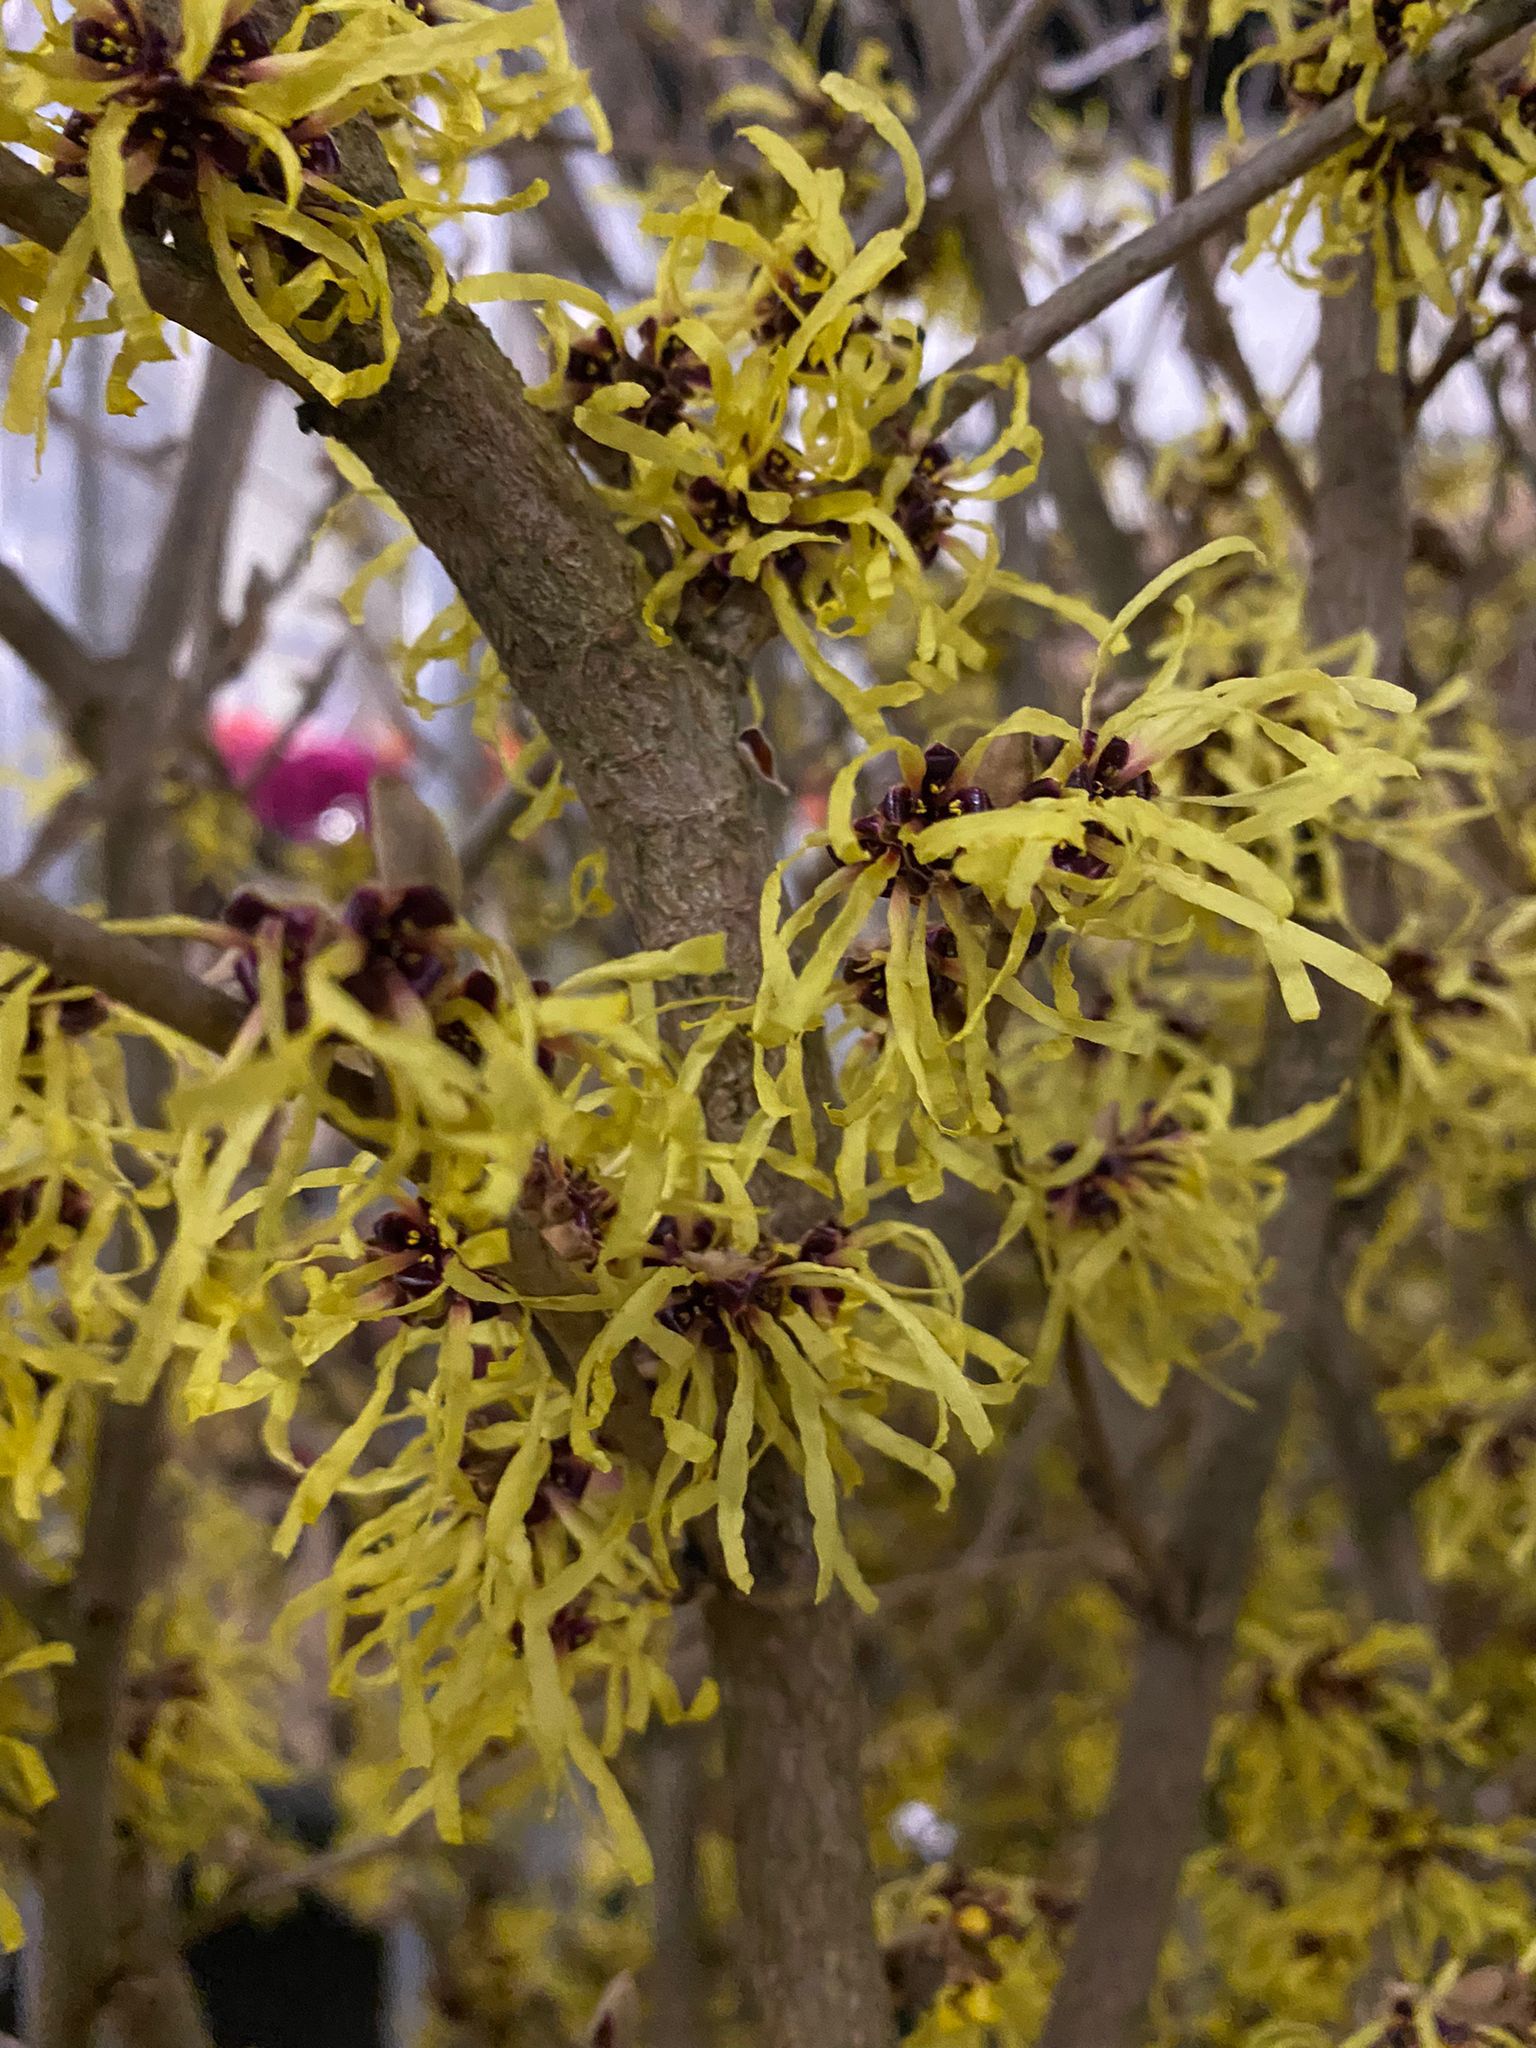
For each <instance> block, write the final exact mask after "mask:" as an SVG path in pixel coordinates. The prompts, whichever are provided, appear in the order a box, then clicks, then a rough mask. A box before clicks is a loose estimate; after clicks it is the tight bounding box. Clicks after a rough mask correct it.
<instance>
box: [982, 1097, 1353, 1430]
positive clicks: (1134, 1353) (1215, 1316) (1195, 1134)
mask: <svg viewBox="0 0 1536 2048" xmlns="http://www.w3.org/2000/svg"><path fill="white" fill-rule="evenodd" d="M1117 1067H1119V1063H1117V1062H1105V1063H1104V1064H1103V1066H1102V1069H1101V1067H1100V1065H1099V1063H1098V1062H1091V1063H1087V1074H1086V1077H1085V1084H1084V1085H1083V1086H1082V1089H1081V1092H1080V1093H1079V1092H1077V1091H1074V1090H1073V1089H1072V1088H1071V1087H1070V1085H1069V1077H1067V1076H1066V1075H1065V1073H1064V1070H1063V1068H1062V1067H1061V1066H1060V1065H1051V1066H1039V1065H1036V1066H1034V1067H1033V1068H1032V1069H1031V1070H1030V1071H1031V1072H1032V1073H1033V1074H1034V1075H1036V1076H1038V1078H1037V1080H1036V1081H1035V1084H1034V1087H1033V1089H1032V1090H1031V1091H1029V1092H1027V1093H1023V1094H1022V1099H1021V1100H1019V1101H1017V1102H1016V1103H1015V1105H1014V1106H1013V1107H1012V1108H1011V1110H1010V1131H1011V1134H1012V1135H1013V1136H1014V1140H1015V1143H1016V1144H1017V1146H1018V1148H1019V1150H1020V1153H1021V1154H1022V1164H1023V1171H1024V1173H1025V1175H1026V1177H1027V1179H1028V1180H1029V1181H1030V1182H1031V1183H1032V1184H1033V1185H1032V1189H1031V1192H1030V1194H1029V1195H1028V1196H1027V1197H1026V1198H1025V1206H1024V1210H1023V1216H1022V1220H1023V1222H1024V1224H1025V1226H1026V1227H1027V1229H1028V1231H1029V1234H1030V1237H1031V1239H1032V1241H1033V1243H1034V1247H1035V1252H1036V1256H1037V1257H1038V1259H1039V1261H1040V1267H1041V1271H1042V1274H1043V1277H1044V1280H1045V1286H1046V1309H1045V1316H1044V1320H1043V1322H1042V1324H1041V1328H1040V1333H1039V1337H1038V1339H1037V1350H1038V1354H1039V1362H1040V1364H1041V1366H1042V1367H1045V1366H1048V1365H1049V1364H1050V1363H1051V1362H1052V1361H1053V1360H1054V1359H1055V1358H1056V1357H1057V1355H1058V1354H1059V1352H1060V1350H1061V1348H1062V1346H1063V1344H1064V1343H1067V1342H1069V1341H1071V1334H1072V1332H1073V1331H1074V1330H1075V1331H1077V1332H1079V1333H1080V1334H1081V1336H1082V1337H1083V1338H1084V1339H1085V1340H1086V1342H1087V1343H1088V1344H1089V1345H1091V1346H1092V1348H1093V1349H1094V1351H1096V1352H1097V1354H1098V1355H1099V1357H1100V1358H1101V1359H1102V1360H1103V1362H1104V1364H1105V1366H1106V1367H1107V1368H1108V1370H1109V1371H1110V1372H1112V1373H1113V1374H1114V1376H1115V1378H1116V1379H1118V1380H1119V1381H1120V1383H1121V1385H1122V1386H1123V1387H1125V1388H1126V1389H1127V1391H1128V1392H1130V1393H1132V1394H1134V1395H1135V1397H1136V1398H1137V1400H1139V1401H1144V1402H1147V1403H1149V1404H1150V1403H1151V1402H1154V1401H1156V1400H1158V1399H1159V1398H1160V1397H1161V1395H1162V1392H1163V1389H1164V1387H1165V1386H1166V1384H1167V1382H1168V1378H1169V1375H1170V1373H1171V1372H1172V1371H1173V1370H1174V1369H1175V1368H1176V1367H1182V1368H1185V1369H1187V1370H1190V1371H1195V1372H1209V1371H1211V1370H1212V1369H1213V1365H1214V1362H1215V1359H1216V1358H1217V1357H1218V1356H1219V1355H1220V1352H1219V1349H1218V1347H1219V1346H1220V1345H1221V1342H1222V1340H1223V1338H1225V1339H1226V1340H1227V1344H1228V1346H1230V1345H1231V1344H1232V1343H1237V1344H1240V1345H1243V1346H1246V1347H1253V1346H1256V1345H1257V1344H1258V1343H1259V1342H1260V1340H1261V1339H1262V1338H1263V1337H1264V1335H1265V1334H1266V1332H1267V1331H1268V1330H1269V1328H1270V1327H1271V1326H1272V1323H1273V1320H1274V1319H1273V1317H1272V1316H1271V1315H1270V1314H1269V1313H1268V1312H1267V1311H1266V1310H1265V1308H1264V1305H1263V1298H1262V1294H1263V1283H1264V1279H1265V1267H1264V1262H1263V1257H1262V1253H1261V1246H1260V1229H1261V1226H1262V1224H1263V1222H1264V1219H1265V1217H1266V1216H1267V1215H1268V1214H1269V1213H1270V1211H1271V1210H1272V1209H1273V1208H1275V1207H1276V1205H1277V1204H1278V1203H1279V1201H1280V1199H1281V1197H1282V1195H1283V1193H1284V1187H1285V1177H1284V1175H1283V1173H1281V1172H1280V1171H1279V1170H1278V1169H1277V1168H1276V1167H1274V1166H1273V1165H1271V1164H1270V1162H1271V1161H1272V1160H1273V1159H1274V1157H1275V1155H1276V1154H1277V1153H1279V1152H1282V1151H1283V1150H1284V1149H1285V1148H1286V1147H1287V1146H1288V1145H1293V1144H1295V1143H1296V1142H1297V1141H1298V1140H1299V1139H1300V1138H1302V1137H1305V1136H1306V1135H1307V1133H1308V1132H1309V1131H1312V1130H1315V1129H1316V1128H1317V1127H1318V1125H1319V1124H1321V1123H1323V1122H1325V1121H1326V1119H1327V1118H1328V1116H1329V1115H1330V1114H1332V1112H1333V1109H1334V1104H1333V1102H1331V1101H1327V1102H1320V1103H1314V1104H1308V1105H1307V1106H1306V1107H1304V1108H1302V1109H1300V1110H1298V1111H1296V1112H1294V1113H1293V1114H1292V1115H1290V1116H1288V1117H1282V1118H1280V1119H1279V1120H1278V1121H1276V1122H1274V1123H1271V1124H1264V1125H1260V1126H1258V1127H1255V1128H1251V1129H1244V1128H1241V1127H1234V1126H1233V1124H1232V1121H1231V1115H1232V1077H1231V1073H1230V1071H1229V1070H1228V1069H1227V1068H1226V1067H1222V1066H1215V1067H1209V1068H1205V1069H1199V1068H1194V1069H1191V1070H1190V1071H1189V1072H1188V1073H1186V1074H1184V1075H1181V1076H1180V1077H1179V1078H1178V1079H1177V1080H1176V1081H1175V1082H1174V1083H1173V1084H1172V1085H1171V1086H1170V1087H1169V1088H1168V1089H1167V1090H1166V1091H1165V1092H1164V1093H1163V1094H1162V1095H1161V1096H1159V1097H1158V1099H1156V1100H1155V1101H1145V1100H1141V1099H1139V1097H1140V1094H1141V1088H1142V1086H1143V1085H1144V1079H1143V1077H1142V1076H1141V1075H1140V1073H1139V1072H1138V1067H1139V1062H1135V1061H1131V1062H1127V1063H1125V1065H1124V1067H1123V1069H1121V1070H1119V1071H1117ZM1101 1071H1102V1073H1103V1075H1104V1083H1103V1084H1100V1083H1099V1074H1100V1072H1101ZM1085 1126H1086V1135H1081V1134H1082V1133H1083V1132H1084V1129H1085ZM1053 1128H1055V1129H1056V1130H1060V1131H1063V1132H1070V1133H1072V1135H1070V1136H1062V1137H1061V1138H1059V1139H1058V1140H1057V1141H1056V1142H1055V1143H1054V1144H1050V1143H1048V1140H1049V1138H1050V1134H1051V1131H1052V1129H1053Z"/></svg>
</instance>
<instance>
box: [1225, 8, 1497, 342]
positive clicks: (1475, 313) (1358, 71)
mask: <svg viewBox="0 0 1536 2048" xmlns="http://www.w3.org/2000/svg"><path fill="white" fill-rule="evenodd" d="M1262 11H1263V12H1265V13H1266V14H1268V15H1269V17H1270V21H1271V25H1272V28H1273V31H1274V33H1273V40H1272V42H1270V43H1269V44H1267V45H1266V46H1265V47H1264V48H1262V49H1260V50H1259V51H1257V52H1256V53H1255V54H1254V56H1252V57H1250V58H1249V59H1247V60H1246V62H1245V63H1244V64H1243V65H1242V66H1240V67H1239V70H1238V72H1237V73H1235V74H1234V76H1233V79H1232V81H1231V82H1230V84H1229V87H1228V92H1227V109H1228V119H1229V123H1230V125H1231V126H1232V129H1233V134H1234V138H1235V137H1237V136H1238V135H1239V134H1240V132H1241V131H1240V122H1239V118H1238V114H1237V84H1238V82H1239V77H1240V75H1241V73H1242V72H1243V71H1246V70H1247V69H1248V68H1249V66H1250V65H1252V64H1255V63H1274V64H1277V65H1279V66H1280V67H1281V68H1282V71H1283V74H1284V77H1285V82H1286V87H1287V90H1288V92H1289V94H1290V97H1291V100H1292V103H1293V105H1294V106H1295V108H1296V109H1297V111H1298V113H1306V112H1307V111H1309V110H1310V109H1311V108H1313V107H1315V106H1317V105H1318V104H1320V103H1322V102H1325V101H1328V100H1331V99H1333V98H1335V97H1336V96H1337V95H1339V94H1341V93H1353V94H1354V96H1355V101H1356V104H1357V106H1358V108H1359V111H1360V116H1361V120H1362V124H1363V132H1362V134H1361V136H1360V137H1359V139H1358V140H1357V141H1355V142H1354V143H1352V144H1351V145H1350V146H1349V147H1348V148H1346V149H1343V150H1340V151H1338V152H1337V153H1336V154H1335V155H1333V156H1330V157H1329V158H1328V160H1327V161H1326V162H1325V163H1323V164H1321V165H1319V166H1317V167H1316V168H1315V169H1313V170H1311V171H1309V172H1308V173H1307V174H1306V175H1305V177H1303V178H1301V179H1300V180H1299V181H1298V182H1297V183H1296V184H1295V185H1294V186H1292V187H1289V188H1288V189H1286V190H1284V191H1282V192H1280V193H1277V194H1276V195H1275V196H1274V198H1272V199H1269V200H1266V201H1264V202H1263V203H1262V204H1261V205H1259V206H1258V207H1256V208H1255V209H1254V210H1253V212H1252V213H1251V214H1250V216H1249V223H1248V239H1247V243H1246V245H1245V248H1244V250H1243V253H1242V256H1241V258H1240V259H1239V260H1240V263H1242V264H1247V263H1251V262H1252V261H1253V260H1254V258H1255V257H1256V256H1257V255H1258V254H1259V253H1260V251H1261V250H1264V249H1272V250H1274V251H1275V252H1276V253H1277V254H1278V255H1279V257H1280V259H1281V261H1282V263H1283V264H1284V265H1285V267H1286V268H1287V270H1288V271H1290V273H1291V274H1292V275H1293V276H1295V277H1297V278H1298V279H1299V280H1300V281H1301V282H1303V283H1309V284H1313V285H1316V286H1319V287H1320V288H1321V289H1323V290H1325V291H1326V290H1329V289H1337V288H1338V286H1337V282H1336V280H1334V279H1331V277H1330V270H1329V266H1330V265H1331V264H1332V263H1333V262H1334V261H1335V259H1337V258H1340V257H1350V256H1354V255H1357V254H1358V253H1359V252H1360V251H1361V250H1362V249H1366V250H1369V251H1370V252H1371V254H1372V255H1373V257H1374V258H1375V266H1374V287H1373V288H1374V291H1375V295H1376V303H1377V306H1378V309H1379V311H1380V316H1381V318H1380V327H1379V336H1380V340H1379V356H1380V362H1381V366H1382V368H1383V369H1385V370H1392V369H1395V368H1396V367H1397V353H1398V308H1399V307H1400V306H1401V305H1403V304H1405V303H1408V302H1410V301H1412V300H1414V299H1416V298H1418V297H1420V296H1422V297H1423V298H1425V299H1427V300H1428V301H1429V302H1430V303H1431V304H1432V305H1434V306H1435V307H1436V309H1437V310H1438V311H1439V312H1440V313H1442V314H1443V315H1444V316H1445V317H1446V318H1447V319H1453V318H1455V317H1456V316H1457V314H1458V313H1461V312H1463V311H1467V312H1469V313H1470V314H1471V315H1472V317H1473V318H1474V319H1476V318H1481V317H1486V316H1484V315H1483V312H1482V308H1481V307H1480V305H1479V304H1478V302H1477V285H1476V274H1477V272H1478V270H1479V266H1480V264H1481V261H1482V258H1483V256H1484V255H1485V253H1492V252H1493V251H1494V250H1496V249H1497V248H1498V247H1499V246H1500V245H1501V244H1502V243H1503V241H1504V240H1505V239H1506V238H1512V239H1513V240H1514V242H1515V243H1516V244H1517V246H1519V247H1520V248H1522V249H1525V250H1527V251H1529V250H1531V249H1533V248H1536V228H1533V224H1532V221H1531V217H1530V213H1529V210H1528V208H1527V205H1526V202H1525V199H1524V196H1523V195H1524V187H1525V186H1526V184H1527V183H1528V182H1529V180H1530V177H1531V174H1532V171H1533V169H1536V127H1533V117H1536V92H1533V90H1532V88H1531V86H1530V84H1529V83H1528V81H1527V80H1526V78H1525V77H1524V76H1523V75H1522V74H1521V73H1520V72H1519V71H1518V70H1517V71H1514V72H1512V73H1511V74H1510V75H1509V76H1508V77H1507V78H1505V79H1504V80H1503V81H1502V82H1501V83H1499V84H1498V85H1497V86H1495V87H1490V86H1488V85H1480V86H1478V87H1477V88H1475V89H1474V90H1473V91H1472V92H1470V93H1469V94H1467V95H1466V96H1464V98H1463V99H1462V100H1461V101H1460V102H1458V104H1457V105H1456V106H1455V107H1454V108H1450V109H1447V110H1445V111H1443V112H1441V113H1439V114H1436V115H1433V116H1431V117H1430V118H1429V119H1427V120H1426V119H1424V118H1423V117H1421V116H1418V115H1408V116H1400V117H1398V118H1397V119H1395V120H1390V121H1373V122H1366V121H1365V114H1366V109H1367V106H1368V103H1369V100H1370V95H1371V92H1372V90H1373V88H1374V86H1375V84H1376V81H1377V79H1378V78H1379V77H1380V75H1381V73H1382V71H1383V70H1384V69H1385V68H1386V66H1387V64H1388V63H1390V62H1391V60H1392V59H1393V58H1394V57H1397V56H1400V55H1403V54H1405V53H1407V54H1413V53H1416V52H1418V51H1421V50H1423V49H1424V48H1425V47H1426V45H1427V44H1428V43H1429V42H1431V41H1432V40H1433V38H1434V36H1435V35H1436V34H1437V32H1438V31H1439V30H1440V29H1441V28H1443V27H1444V26H1445V25H1446V23H1447V22H1449V21H1451V20H1454V19H1455V18H1456V17H1457V16H1458V15H1460V14H1463V13H1465V12H1466V11H1467V5H1466V4H1465V0H1353V4H1344V0H1336V4H1330V5H1328V6H1325V7H1323V8H1322V9H1320V10H1319V9H1316V8H1314V7H1311V6H1305V5H1298V4H1295V0H1271V4H1267V5H1265V6H1264V7H1263V10H1262Z"/></svg>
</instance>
